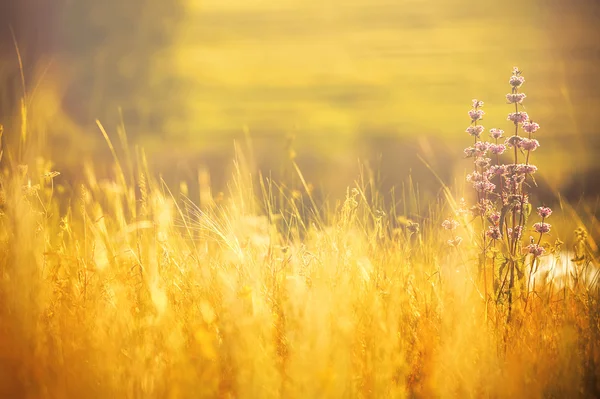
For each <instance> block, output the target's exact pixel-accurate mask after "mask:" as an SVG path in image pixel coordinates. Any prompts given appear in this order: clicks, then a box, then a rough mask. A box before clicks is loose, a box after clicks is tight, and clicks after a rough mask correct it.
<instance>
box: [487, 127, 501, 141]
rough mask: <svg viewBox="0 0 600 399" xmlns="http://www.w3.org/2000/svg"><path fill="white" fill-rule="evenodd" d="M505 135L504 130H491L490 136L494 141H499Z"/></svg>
mask: <svg viewBox="0 0 600 399" xmlns="http://www.w3.org/2000/svg"><path fill="white" fill-rule="evenodd" d="M503 134H504V130H501V129H496V128H493V129H490V136H492V138H494V139H499V138H500V137H502V135H503Z"/></svg>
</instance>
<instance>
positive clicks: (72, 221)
mask: <svg viewBox="0 0 600 399" xmlns="http://www.w3.org/2000/svg"><path fill="white" fill-rule="evenodd" d="M5 134H6V133H5ZM110 147H111V148H112V146H110ZM7 154H9V155H11V156H13V157H16V152H13V151H11V150H10V149H5V153H4V156H5V157H7V156H8V155H7ZM5 160H6V158H5ZM13 160H15V159H14V158H13ZM145 164H146V161H145V159H144V156H143V154H142V153H140V154H138V155H137V156H135V155H130V156H126V157H124V159H122V160H121V161H118V160H117V159H115V162H114V163H113V167H114V170H115V176H116V177H115V179H114V180H102V181H97V180H96V178H95V175H94V172H93V170H92V168H91V167H89V168H86V176H87V177H86V181H85V183H84V184H81V185H77V186H72V187H70V188H69V182H68V181H64V180H61V178H62V175H57V174H56V173H53V172H54V171H53V168H52V166H51V164H50V163H49V162H47V161H43V160H42V159H41V158H40V159H38V161H37V162H33V163H31V164H30V165H29V167H27V166H25V165H19V164H18V162H8V163H7V164H6V166H5V169H4V171H3V180H2V181H3V184H2V186H3V192H2V201H3V202H2V213H1V214H0V396H2V397H7V398H21V397H22V398H63V397H68V398H76V397H85V398H108V397H120V398H125V397H127V398H142V397H143V398H202V397H226V398H233V397H235V398H238V397H239V398H267V397H280V398H295V397H297V398H318V397H327V398H334V397H371V398H384V397H393V398H396V397H422V398H430V397H460V398H464V397H498V398H500V397H507V398H508V397H511V398H514V397H523V398H549V397H561V398H562V397H581V396H588V397H592V396H593V395H594V394H597V393H598V390H599V389H600V386H599V385H598V381H599V380H598V377H600V375H599V374H598V370H600V368H599V367H598V366H597V365H598V362H599V361H600V354H599V352H598V347H597V345H598V342H599V341H598V336H599V335H598V334H599V324H598V323H599V317H600V307H599V303H598V291H597V290H598V289H597V287H598V286H597V285H596V286H595V288H593V289H589V288H588V286H586V285H585V284H583V283H577V281H574V280H572V279H571V283H570V284H568V285H566V286H561V285H559V281H556V285H554V284H555V283H554V282H550V283H549V284H546V285H543V284H541V285H538V286H537V288H536V289H535V292H532V293H530V294H527V293H526V291H525V285H526V282H525V280H523V281H522V282H521V283H519V284H518V285H517V290H518V291H516V292H517V293H518V294H517V298H518V299H517V300H516V302H515V304H514V309H513V316H512V320H510V322H507V308H506V302H505V300H502V299H499V298H496V297H495V294H493V292H494V291H493V289H492V278H491V276H493V275H498V270H497V268H496V267H495V266H494V265H493V264H491V265H490V264H488V269H487V271H486V272H487V273H488V274H487V276H488V277H487V279H488V280H486V281H484V280H482V278H481V275H478V273H477V271H476V270H477V267H476V263H477V262H476V260H475V259H476V256H477V255H476V254H475V253H474V252H473V251H474V249H473V248H474V247H473V246H471V245H470V244H469V243H467V244H465V245H463V246H462V247H459V248H460V249H456V248H451V247H448V246H447V244H445V241H446V240H447V239H448V237H447V236H446V235H445V234H444V233H443V232H442V231H441V228H440V227H439V226H440V221H441V218H443V217H444V216H445V215H448V214H449V213H450V211H451V208H450V207H449V206H450V205H434V204H432V205H426V204H420V203H419V199H418V194H417V193H416V191H415V190H414V189H413V188H412V187H410V186H407V188H406V189H405V190H404V192H403V194H402V197H403V200H402V201H401V205H400V206H399V207H398V208H397V209H395V210H394V209H393V210H392V211H391V212H389V211H385V212H384V211H383V208H382V204H381V202H380V198H379V197H378V195H377V193H376V191H373V185H374V184H375V183H374V181H373V180H372V179H370V178H369V176H368V175H366V176H364V177H363V179H362V180H361V179H359V180H358V181H357V185H356V186H355V187H352V188H349V191H348V195H347V198H346V200H345V201H344V202H343V203H340V204H339V205H338V206H337V207H336V208H335V209H332V210H330V211H327V210H323V211H322V212H317V213H315V212H314V208H313V207H312V205H311V201H312V200H311V197H310V196H309V195H308V193H307V192H306V189H307V188H308V187H304V186H303V185H302V183H301V181H302V180H301V179H300V177H301V175H298V189H297V190H296V191H292V190H290V189H286V188H285V187H279V186H277V185H276V184H275V183H272V182H269V181H267V180H265V179H263V180H261V181H262V187H261V185H260V184H259V183H258V180H257V179H256V178H250V176H251V175H250V173H249V170H248V169H247V167H246V166H245V165H246V163H245V161H244V158H243V157H241V156H240V157H239V158H238V162H237V165H238V167H237V172H236V174H235V175H234V176H233V177H232V180H231V182H232V184H231V191H230V193H228V194H226V195H224V196H222V197H217V196H215V197H213V196H212V195H211V194H210V191H209V190H208V187H206V186H204V187H203V191H202V193H203V194H202V197H201V198H200V201H199V202H198V203H199V205H194V204H192V203H191V201H190V200H189V199H186V198H185V197H182V196H181V197H180V196H179V195H177V196H173V195H172V194H171V192H170V191H169V189H168V187H166V186H165V185H164V184H162V183H161V182H160V181H157V180H156V179H154V178H152V177H151V176H149V175H148V173H147V170H146V169H145V166H144V165H145ZM202 182H204V183H202ZM205 183H206V179H205V178H203V179H201V184H205ZM253 184H254V185H257V184H258V185H259V187H253ZM178 191H179V192H180V193H181V195H184V194H185V193H186V187H185V185H183V186H182V187H180V188H179V190H178ZM256 191H260V192H262V194H261V195H260V196H258V197H256V196H255V194H254V193H255V192H256ZM448 199H450V198H448ZM450 203H452V202H450ZM395 212H396V213H395ZM564 212H565V214H564V219H566V220H570V221H571V222H573V221H575V225H579V226H585V225H586V223H584V222H582V221H579V222H577V219H576V218H573V215H571V214H569V208H565V210H564ZM406 214H412V215H414V216H412V218H413V220H416V221H418V222H420V231H419V232H414V233H411V231H410V229H409V228H408V225H409V224H410V221H409V220H407V219H406V217H405V216H402V215H406ZM562 224H563V225H564V226H566V227H567V228H568V227H573V225H572V224H568V223H566V224H565V223H564V222H563V223H562ZM460 233H461V234H462V235H463V236H465V238H466V239H467V241H468V237H470V235H471V234H473V232H472V231H470V230H469V229H466V228H465V229H461V231H460ZM556 234H557V235H554V236H553V237H557V238H563V239H564V240H565V241H567V239H568V238H569V237H570V236H571V235H570V234H564V235H563V234H562V233H556ZM582 245H583V247H582V248H587V249H585V251H584V252H585V257H586V259H591V258H589V257H590V256H591V252H588V251H592V250H593V247H592V246H591V245H593V243H592V242H591V241H590V242H588V243H584V244H582ZM556 255H557V256H558V255H559V253H558V252H557V253H556ZM571 256H572V253H571ZM552 257H553V255H549V258H548V259H549V261H550V262H551V259H552ZM586 264H587V263H586ZM581 267H583V266H581Z"/></svg>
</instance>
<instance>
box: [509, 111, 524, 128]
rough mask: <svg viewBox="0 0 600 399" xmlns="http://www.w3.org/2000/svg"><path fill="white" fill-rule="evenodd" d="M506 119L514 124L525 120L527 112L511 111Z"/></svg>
mask: <svg viewBox="0 0 600 399" xmlns="http://www.w3.org/2000/svg"><path fill="white" fill-rule="evenodd" d="M506 119H507V120H509V121H512V122H513V123H514V124H515V125H516V124H518V123H523V122H525V121H527V120H528V119H529V115H527V112H511V113H510V114H508V117H507V118H506Z"/></svg>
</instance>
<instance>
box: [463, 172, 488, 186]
mask: <svg viewBox="0 0 600 399" xmlns="http://www.w3.org/2000/svg"><path fill="white" fill-rule="evenodd" d="M483 180H484V177H483V175H482V174H481V173H479V172H473V173H469V174H468V175H467V181H468V182H469V183H474V182H477V181H483Z"/></svg>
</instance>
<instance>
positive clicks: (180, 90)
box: [0, 0, 600, 200]
mask: <svg viewBox="0 0 600 399" xmlns="http://www.w3.org/2000/svg"><path fill="white" fill-rule="evenodd" d="M0 7H1V12H0V55H1V61H0V62H1V64H0V85H1V86H0V101H1V103H0V123H2V124H4V126H5V138H6V139H7V140H9V139H10V135H16V134H17V132H18V131H19V121H18V112H19V109H20V100H19V99H20V98H21V97H22V96H23V93H24V92H25V93H26V97H25V104H26V107H27V110H28V129H29V131H30V132H31V134H36V135H38V136H39V137H40V138H44V140H45V141H44V142H45V143H46V144H45V147H44V150H45V151H48V152H49V153H50V154H51V157H52V159H54V160H55V162H56V163H57V164H58V165H57V168H58V169H59V170H61V168H62V170H73V166H77V165H80V163H81V162H82V160H83V159H85V158H89V159H94V160H95V162H96V164H97V165H98V167H99V169H102V167H101V166H102V165H103V163H104V162H106V163H107V164H108V163H110V162H111V158H110V157H109V152H108V149H107V146H106V144H105V143H104V142H103V138H102V135H101V134H100V132H99V130H98V128H97V126H96V123H95V120H96V119H99V120H100V121H101V122H102V123H103V125H104V126H105V127H106V129H107V131H108V133H109V135H111V137H116V131H117V129H118V128H119V126H121V125H124V126H125V127H126V130H127V135H128V137H129V140H130V141H131V143H132V144H136V145H141V146H143V147H144V148H145V149H146V152H147V154H148V159H149V161H150V163H151V167H152V168H153V169H155V170H157V171H161V172H162V173H163V174H164V175H165V176H166V178H167V179H168V178H169V176H173V179H175V176H178V177H177V178H184V179H186V178H187V179H190V180H194V179H195V176H196V172H197V170H198V168H200V167H202V168H206V169H207V170H208V171H209V172H210V174H211V176H212V181H213V184H214V185H215V186H217V187H219V186H223V185H224V182H225V180H226V179H227V177H228V176H229V171H230V166H231V159H232V156H233V148H234V146H233V143H234V140H237V142H239V143H241V144H240V145H241V146H242V147H244V148H248V147H251V148H252V154H253V156H252V159H253V161H254V163H255V165H256V167H257V168H259V169H261V170H262V171H263V172H264V173H265V174H272V175H273V176H274V177H278V176H279V177H280V176H282V174H284V173H285V172H284V170H285V164H286V162H288V161H289V158H290V156H293V154H292V152H293V153H294V154H295V156H296V157H297V158H296V160H297V162H298V164H299V165H300V167H301V169H302V170H303V171H304V173H305V174H306V176H307V179H308V180H309V181H311V182H313V183H314V184H315V185H316V186H319V187H326V188H327V191H330V192H331V193H332V195H335V193H343V192H344V190H345V187H346V186H347V185H348V184H351V183H352V181H353V180H354V179H355V177H356V175H357V173H358V170H359V166H358V165H359V160H360V161H361V162H363V163H365V164H366V165H368V166H370V167H371V168H373V170H376V171H377V172H378V173H379V175H380V179H381V186H382V187H381V188H382V189H383V190H388V189H390V188H391V187H392V186H394V185H398V184H400V182H402V181H404V180H405V179H406V177H407V176H408V175H409V174H412V175H413V177H414V178H415V180H418V181H419V182H421V186H422V189H423V191H425V192H427V191H431V192H435V191H436V190H437V189H438V188H439V184H438V183H437V182H436V181H435V179H434V178H433V176H432V173H431V171H430V170H428V169H427V168H426V167H425V166H424V163H423V162H422V161H421V160H420V159H419V158H423V159H424V160H426V161H427V162H428V163H429V164H430V165H431V168H432V169H433V170H435V171H436V172H437V173H438V174H439V175H440V176H441V178H442V179H444V180H445V181H446V182H448V183H453V181H454V180H455V179H459V178H461V176H462V175H463V174H464V173H465V170H466V169H468V168H470V166H471V164H470V162H469V161H467V160H464V159H462V150H463V148H464V147H466V146H468V145H469V144H470V142H471V139H470V137H469V136H468V134H467V133H465V128H466V127H467V126H468V125H469V118H468V116H467V111H468V110H469V108H470V104H471V99H473V98H478V99H481V100H483V101H485V110H486V117H485V119H484V122H483V124H484V125H485V126H486V128H487V129H489V128H492V127H499V128H503V129H506V130H509V129H510V124H509V122H507V121H506V114H507V113H508V112H510V111H511V109H510V107H509V106H508V105H506V103H505V97H504V96H505V94H506V93H508V92H509V86H508V83H507V82H508V78H509V75H510V73H511V70H512V67H513V66H515V65H517V66H519V67H520V69H521V70H522V71H523V74H524V76H525V78H526V84H525V85H524V86H523V91H524V92H525V93H526V94H527V95H528V98H527V99H526V102H525V104H526V107H527V111H528V113H529V114H530V116H531V117H532V118H533V119H534V120H535V121H537V122H538V123H540V125H541V126H542V128H541V130H540V132H539V135H538V138H539V140H540V142H541V144H542V147H541V148H540V149H539V150H538V151H537V152H536V153H535V161H534V163H537V165H538V166H539V167H540V170H541V174H540V176H541V178H540V181H544V182H545V184H546V185H547V186H548V187H547V189H548V190H551V189H556V190H560V191H561V192H562V193H563V194H564V195H565V196H567V197H570V198H571V199H573V200H577V199H579V198H580V197H582V196H586V197H593V198H596V196H597V195H598V193H599V192H600V185H598V184H597V179H598V178H600V165H599V164H598V162H597V161H596V159H597V158H596V157H597V155H596V154H597V151H598V150H599V149H600V134H599V133H600V132H599V122H600V112H598V110H599V109H600V78H599V76H598V72H599V67H598V65H599V61H600V41H599V40H598V37H600V35H598V33H599V32H598V30H599V28H598V26H600V2H598V1H595V0H570V1H566V0H543V1H542V0H528V1H522V0H505V1H501V2H491V1H483V2H472V1H466V0H443V1H442V0H438V1H425V0H329V1H322V0H318V1H317V0H153V1H151V0H127V1H123V0H103V1H92V0H0ZM15 43H17V44H18V48H19V51H20V56H21V63H22V70H23V72H24V79H21V74H20V66H19V59H18V57H17V52H16V50H15ZM75 170H77V169H75ZM107 173H108V172H107Z"/></svg>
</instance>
